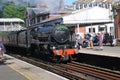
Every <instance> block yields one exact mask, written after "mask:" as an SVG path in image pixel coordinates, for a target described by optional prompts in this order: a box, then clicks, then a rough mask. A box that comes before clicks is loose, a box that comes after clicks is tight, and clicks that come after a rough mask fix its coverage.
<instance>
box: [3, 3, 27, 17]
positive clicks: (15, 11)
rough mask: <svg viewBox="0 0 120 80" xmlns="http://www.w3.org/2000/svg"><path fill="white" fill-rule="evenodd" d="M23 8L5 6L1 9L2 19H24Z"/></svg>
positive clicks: (10, 5) (12, 4) (13, 5)
mask: <svg viewBox="0 0 120 80" xmlns="http://www.w3.org/2000/svg"><path fill="white" fill-rule="evenodd" d="M24 11H25V7H23V6H20V5H18V6H17V5H15V4H14V3H10V4H7V5H5V6H4V7H3V10H2V14H3V17H4V18H21V19H24Z"/></svg>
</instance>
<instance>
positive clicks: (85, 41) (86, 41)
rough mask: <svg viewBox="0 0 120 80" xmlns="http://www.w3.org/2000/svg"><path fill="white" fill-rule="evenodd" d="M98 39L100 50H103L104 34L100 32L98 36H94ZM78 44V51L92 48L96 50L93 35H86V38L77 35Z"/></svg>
mask: <svg viewBox="0 0 120 80" xmlns="http://www.w3.org/2000/svg"><path fill="white" fill-rule="evenodd" d="M94 36H95V37H96V38H97V40H98V41H97V43H98V45H99V49H100V50H103V45H102V44H103V33H102V32H99V33H97V34H96V35H94ZM76 42H77V45H78V49H81V48H82V47H84V48H90V49H93V48H94V43H93V35H92V34H89V33H87V34H85V35H84V38H83V37H82V36H81V35H80V34H77V35H76Z"/></svg>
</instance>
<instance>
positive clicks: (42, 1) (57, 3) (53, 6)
mask: <svg viewBox="0 0 120 80" xmlns="http://www.w3.org/2000/svg"><path fill="white" fill-rule="evenodd" d="M61 1H62V0H1V2H2V3H8V2H14V3H15V4H17V5H18V4H20V5H24V6H28V4H29V5H31V6H38V5H39V6H46V7H47V8H48V9H49V10H50V12H55V11H58V10H60V8H61ZM62 4H64V3H62Z"/></svg>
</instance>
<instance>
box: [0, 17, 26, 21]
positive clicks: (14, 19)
mask: <svg viewBox="0 0 120 80" xmlns="http://www.w3.org/2000/svg"><path fill="white" fill-rule="evenodd" d="M0 22H24V20H22V19H20V18H0Z"/></svg>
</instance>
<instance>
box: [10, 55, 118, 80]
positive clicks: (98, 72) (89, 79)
mask: <svg viewBox="0 0 120 80" xmlns="http://www.w3.org/2000/svg"><path fill="white" fill-rule="evenodd" d="M12 56H14V57H16V58H19V59H21V60H24V61H26V62H28V63H31V64H33V65H36V66H38V67H41V68H43V69H46V70H48V71H51V72H53V73H56V74H58V75H61V76H63V77H66V78H68V79H70V80H119V79H120V73H118V72H115V71H111V70H106V69H101V68H97V67H93V66H90V65H84V64H80V63H76V62H72V63H67V64H55V63H50V62H46V61H43V60H38V59H35V58H26V57H21V56H17V55H12Z"/></svg>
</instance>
